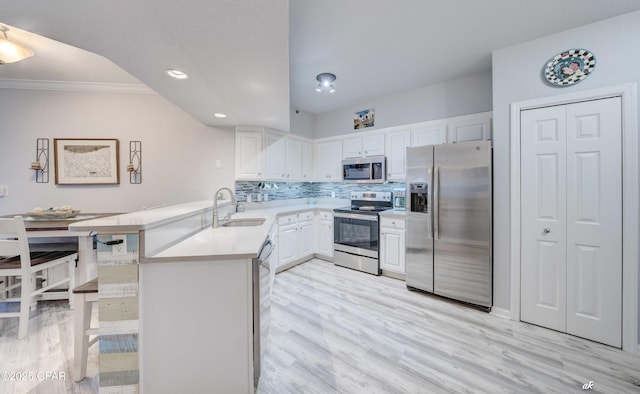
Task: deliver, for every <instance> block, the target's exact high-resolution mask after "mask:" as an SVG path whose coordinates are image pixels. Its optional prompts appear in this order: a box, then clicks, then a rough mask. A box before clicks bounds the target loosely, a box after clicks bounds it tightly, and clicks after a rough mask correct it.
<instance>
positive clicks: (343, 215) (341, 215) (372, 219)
mask: <svg viewBox="0 0 640 394" xmlns="http://www.w3.org/2000/svg"><path fill="white" fill-rule="evenodd" d="M333 217H334V218H346V219H357V220H368V221H370V222H377V221H378V215H358V214H357V213H344V212H334V213H333Z"/></svg>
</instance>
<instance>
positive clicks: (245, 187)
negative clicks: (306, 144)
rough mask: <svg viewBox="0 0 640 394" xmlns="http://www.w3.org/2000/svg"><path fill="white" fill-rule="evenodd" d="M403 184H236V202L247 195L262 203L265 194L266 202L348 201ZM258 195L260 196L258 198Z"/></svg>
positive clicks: (241, 182) (243, 182)
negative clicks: (363, 193)
mask: <svg viewBox="0 0 640 394" xmlns="http://www.w3.org/2000/svg"><path fill="white" fill-rule="evenodd" d="M404 185H405V184H404V182H388V183H383V184H375V183H368V184H354V183H336V182H287V183H285V182H250V181H237V182H236V198H237V199H238V201H243V202H246V201H247V195H249V194H250V195H251V201H252V202H258V201H264V196H265V194H267V195H268V200H269V201H273V200H288V199H293V198H310V197H315V198H321V197H331V193H332V192H334V193H335V198H345V199H349V198H350V196H351V192H352V191H356V190H357V191H363V190H364V191H381V192H382V191H387V192H391V191H393V189H395V188H398V187H404ZM258 195H261V196H260V198H259V197H258Z"/></svg>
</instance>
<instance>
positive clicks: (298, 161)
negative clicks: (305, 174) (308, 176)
mask: <svg viewBox="0 0 640 394" xmlns="http://www.w3.org/2000/svg"><path fill="white" fill-rule="evenodd" d="M286 140H287V143H286V146H287V152H286V156H285V157H286V166H285V168H286V171H285V181H301V180H303V179H302V140H299V139H297V138H291V137H286Z"/></svg>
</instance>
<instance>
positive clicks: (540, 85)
mask: <svg viewBox="0 0 640 394" xmlns="http://www.w3.org/2000/svg"><path fill="white" fill-rule="evenodd" d="M570 48H585V49H588V50H589V51H591V52H592V53H594V54H595V56H596V60H597V64H596V68H595V70H594V71H593V73H592V74H591V75H590V76H589V77H588V78H586V79H585V80H583V81H582V82H580V83H578V84H576V85H574V86H571V87H566V88H557V87H553V86H551V85H549V84H547V83H546V82H545V81H544V79H543V77H542V68H543V67H544V65H545V64H546V62H547V61H548V59H549V58H551V57H552V56H554V55H556V54H557V53H559V52H561V51H563V50H565V49H570ZM638 81H640V12H634V13H630V14H626V15H622V16H619V17H615V18H612V19H608V20H605V21H601V22H598V23H594V24H591V25H586V26H582V27H579V28H576V29H572V30H568V31H566V32H563V33H559V34H555V35H552V36H548V37H545V38H542V39H538V40H534V41H530V42H527V43H523V44H520V45H516V46H513V47H510V48H505V49H501V50H497V51H494V52H493V138H494V155H493V158H494V189H493V191H494V206H495V207H500V209H495V210H494V212H495V213H494V227H493V228H494V283H495V288H494V304H495V305H496V306H497V307H500V308H505V309H509V308H510V296H511V295H510V288H509V285H510V264H511V261H510V253H511V251H510V244H511V234H510V232H509V221H510V218H509V210H510V203H509V198H510V196H509V188H510V184H509V176H510V175H509V171H510V164H511V163H510V159H509V143H510V136H509V133H510V130H509V105H510V104H511V103H513V102H516V101H523V100H529V99H534V98H540V97H548V96H554V95H560V94H567V93H573V92H577V91H581V90H589V89H595V88H599V87H604V86H611V85H617V84H622V83H629V82H636V83H637V82H638ZM639 102H640V101H639ZM639 111H640V108H639ZM634 220H637V218H634ZM639 282H640V281H639ZM639 334H640V333H639Z"/></svg>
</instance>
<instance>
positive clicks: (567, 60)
mask: <svg viewBox="0 0 640 394" xmlns="http://www.w3.org/2000/svg"><path fill="white" fill-rule="evenodd" d="M595 66H596V57H595V55H594V54H593V53H591V52H589V51H588V50H586V49H569V50H566V51H564V52H561V53H559V54H557V55H555V56H554V57H552V58H551V59H549V61H548V62H547V64H546V66H545V68H544V77H545V78H546V79H547V81H548V82H549V83H550V84H552V85H556V86H562V87H563V86H569V85H573V84H575V83H578V82H580V81H582V80H583V79H585V78H586V77H588V76H589V74H591V72H592V71H593V69H594V68H595Z"/></svg>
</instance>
